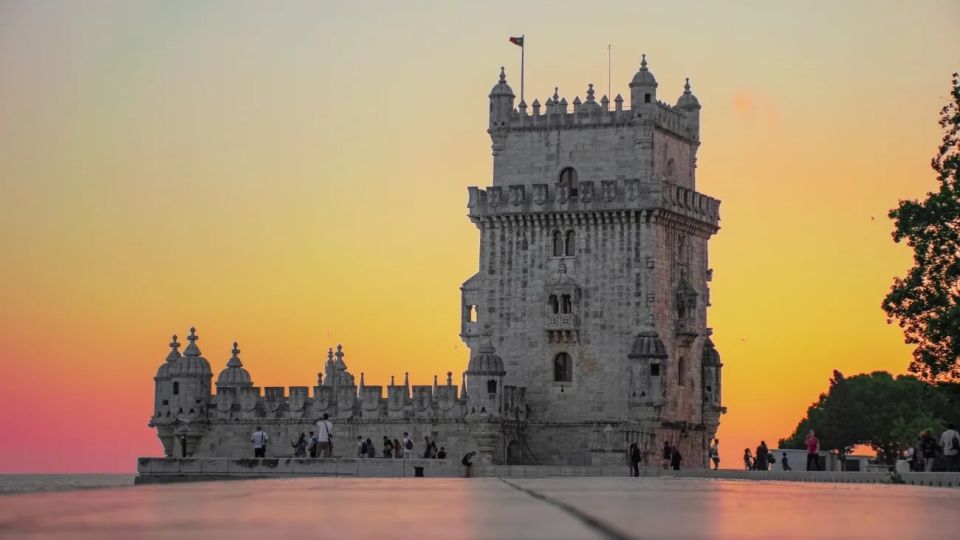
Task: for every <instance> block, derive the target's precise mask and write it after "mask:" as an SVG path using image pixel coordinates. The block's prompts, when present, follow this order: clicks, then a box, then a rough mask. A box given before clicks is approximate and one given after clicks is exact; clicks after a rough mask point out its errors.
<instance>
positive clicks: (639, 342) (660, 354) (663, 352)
mask: <svg viewBox="0 0 960 540" xmlns="http://www.w3.org/2000/svg"><path fill="white" fill-rule="evenodd" d="M628 356H629V357H630V358H636V359H641V358H661V359H662V358H666V357H667V348H666V347H664V346H663V341H660V336H659V335H658V334H657V331H656V330H654V329H653V328H652V327H648V328H644V329H643V330H641V331H640V333H638V334H637V337H636V339H634V340H633V347H632V348H631V349H630V354H629V355H628Z"/></svg>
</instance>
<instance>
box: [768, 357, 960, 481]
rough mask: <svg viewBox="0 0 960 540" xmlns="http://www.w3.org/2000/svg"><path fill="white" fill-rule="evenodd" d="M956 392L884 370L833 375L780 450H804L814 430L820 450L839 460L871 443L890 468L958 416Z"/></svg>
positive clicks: (949, 388)
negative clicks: (923, 436) (925, 433)
mask: <svg viewBox="0 0 960 540" xmlns="http://www.w3.org/2000/svg"><path fill="white" fill-rule="evenodd" d="M954 390H955V388H952V387H947V386H944V387H941V386H934V385H931V384H928V383H926V382H924V381H921V380H919V379H917V378H916V377H912V376H908V375H901V376H898V377H896V378H894V377H893V376H892V375H890V374H889V373H887V372H885V371H875V372H873V373H870V374H860V375H854V376H852V377H844V376H843V374H842V373H840V372H839V371H834V372H833V378H832V379H830V389H829V390H828V392H827V393H826V394H821V395H820V397H819V399H818V400H817V402H815V403H813V404H812V405H811V406H810V408H809V409H807V416H806V417H804V418H803V419H802V420H801V421H800V423H799V424H798V425H797V428H796V430H795V431H794V433H793V434H792V435H791V436H790V437H787V438H785V439H781V440H780V447H781V448H804V440H805V439H806V435H807V432H808V431H809V430H811V429H813V430H815V431H816V432H817V434H818V436H819V438H820V445H821V447H822V448H824V449H830V450H834V451H836V452H837V453H838V454H839V455H840V457H841V460H842V459H843V457H844V456H845V455H846V454H848V453H849V452H850V448H852V447H853V446H856V445H860V444H869V445H870V446H871V447H872V448H873V449H874V451H876V453H877V457H878V458H879V459H882V460H883V461H884V462H886V463H887V464H890V465H892V464H893V463H894V462H895V461H896V460H897V459H898V458H899V457H901V456H903V453H904V452H905V451H906V450H907V449H908V448H910V447H911V446H912V445H913V444H914V443H915V442H916V439H917V435H918V434H919V433H920V431H922V430H924V429H932V430H934V432H937V433H939V431H940V430H941V429H942V428H943V425H944V424H945V422H944V418H947V417H948V415H951V414H956V412H955V411H953V410H952V408H954V407H955V404H954V403H952V402H951V398H950V395H949V393H950V392H953V391H954Z"/></svg>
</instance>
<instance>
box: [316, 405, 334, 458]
mask: <svg viewBox="0 0 960 540" xmlns="http://www.w3.org/2000/svg"><path fill="white" fill-rule="evenodd" d="M317 455H318V456H319V457H325V458H328V457H333V423H332V422H330V415H329V414H327V413H323V418H321V419H320V420H317Z"/></svg>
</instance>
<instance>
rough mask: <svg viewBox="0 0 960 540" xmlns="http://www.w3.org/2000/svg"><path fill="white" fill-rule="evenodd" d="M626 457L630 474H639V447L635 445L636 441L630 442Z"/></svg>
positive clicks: (635, 475)
mask: <svg viewBox="0 0 960 540" xmlns="http://www.w3.org/2000/svg"><path fill="white" fill-rule="evenodd" d="M627 459H628V460H629V463H630V476H634V477H637V476H640V447H639V446H637V443H635V442H633V443H630V449H629V450H628V451H627Z"/></svg>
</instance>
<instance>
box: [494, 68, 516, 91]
mask: <svg viewBox="0 0 960 540" xmlns="http://www.w3.org/2000/svg"><path fill="white" fill-rule="evenodd" d="M496 96H508V97H514V94H513V89H512V88H510V85H509V84H507V74H506V72H504V70H503V68H502V67H501V68H500V81H499V82H497V84H495V85H493V88H491V89H490V97H496Z"/></svg>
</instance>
